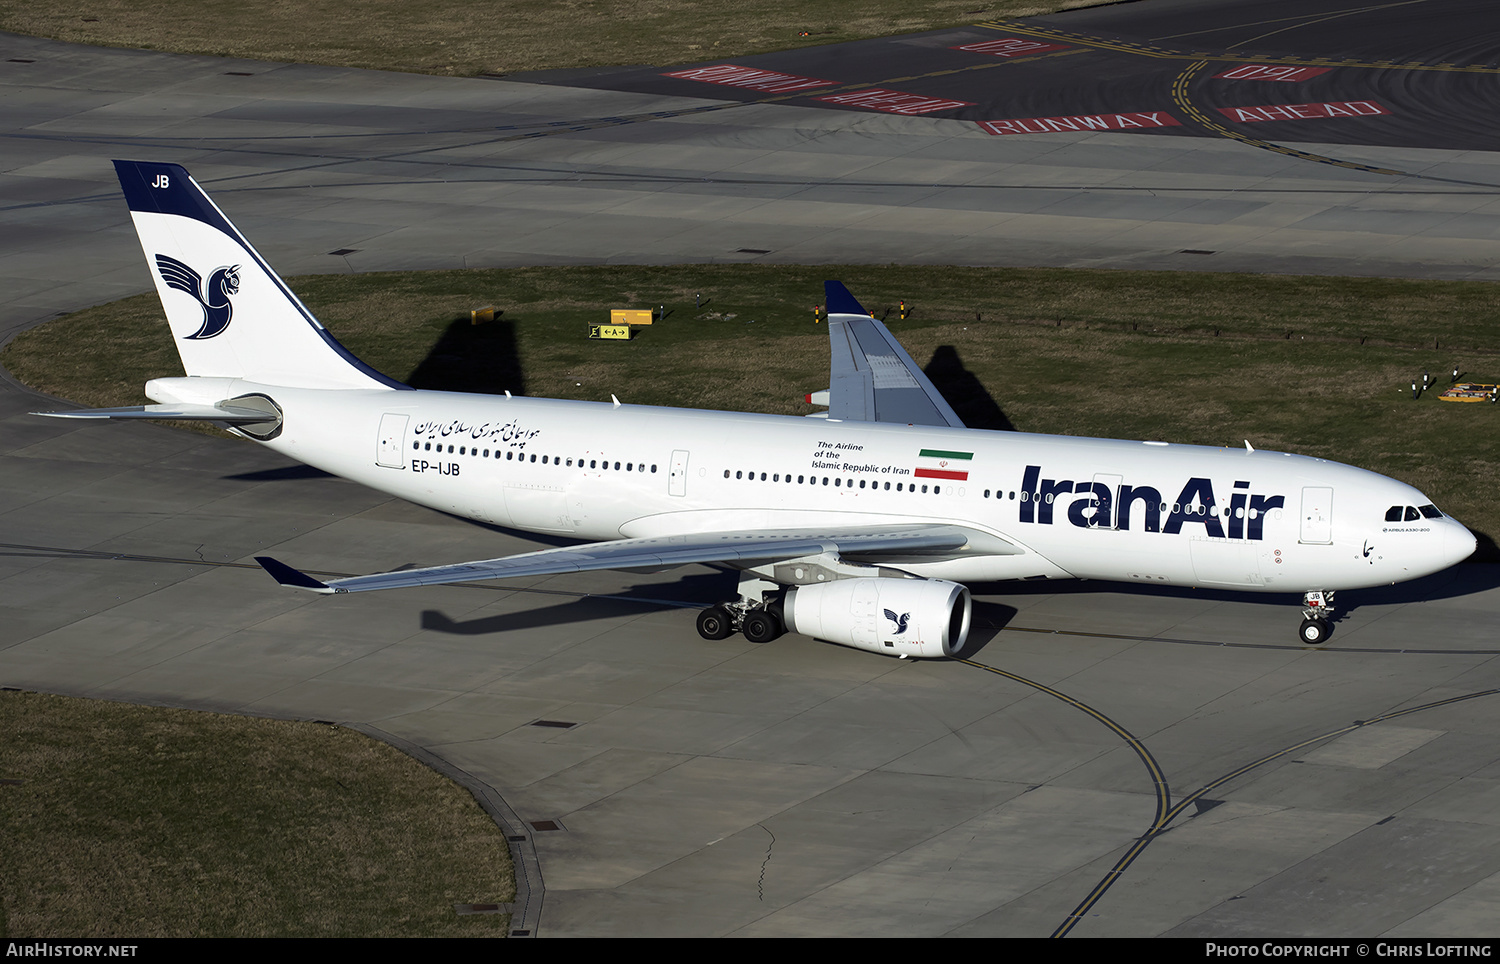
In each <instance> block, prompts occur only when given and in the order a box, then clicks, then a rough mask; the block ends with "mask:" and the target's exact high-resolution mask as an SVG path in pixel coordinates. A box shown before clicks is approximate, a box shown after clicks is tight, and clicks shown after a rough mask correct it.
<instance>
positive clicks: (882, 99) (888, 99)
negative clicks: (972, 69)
mask: <svg viewBox="0 0 1500 964" xmlns="http://www.w3.org/2000/svg"><path fill="white" fill-rule="evenodd" d="M817 99H818V100H821V101H826V102H828V103H830V104H847V105H849V106H850V107H868V108H870V109H871V110H883V111H885V112H886V113H888V114H930V113H932V112H933V111H935V110H952V109H953V108H955V107H973V106H974V104H973V102H971V101H967V100H946V99H944V98H942V97H927V96H925V95H923V94H903V93H901V91H899V90H882V89H880V88H875V89H872V90H856V91H854V92H853V93H849V94H829V95H828V96H827V97H819V98H817Z"/></svg>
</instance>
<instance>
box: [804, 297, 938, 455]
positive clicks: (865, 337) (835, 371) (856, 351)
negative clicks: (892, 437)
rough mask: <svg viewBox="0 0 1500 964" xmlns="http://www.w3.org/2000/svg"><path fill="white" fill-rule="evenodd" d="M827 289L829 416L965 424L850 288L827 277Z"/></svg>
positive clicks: (927, 423) (849, 419)
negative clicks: (829, 351)
mask: <svg viewBox="0 0 1500 964" xmlns="http://www.w3.org/2000/svg"><path fill="white" fill-rule="evenodd" d="M823 288H824V293H825V296H826V297H827V301H828V341H829V347H830V349H831V370H830V372H829V376H828V377H829V384H828V417H829V418H837V419H844V420H846V421H851V422H895V423H897V424H900V425H945V426H949V427H951V428H964V427H965V426H964V423H963V422H962V421H961V420H960V419H959V417H958V415H957V414H955V413H954V411H953V409H952V408H951V407H949V405H948V403H947V402H946V401H944V400H943V396H942V395H940V394H938V390H937V389H936V388H934V387H933V385H932V382H931V381H929V380H928V379H927V376H926V375H925V374H923V373H922V369H920V368H918V367H917V363H916V362H914V361H912V358H911V356H910V355H908V354H907V353H906V349H904V348H902V347H901V345H900V343H899V342H897V341H896V339H895V337H894V336H893V335H892V334H891V333H890V330H889V329H887V328H886V327H885V325H883V324H881V323H880V322H878V321H876V320H875V319H874V318H872V317H870V315H869V313H868V312H866V311H865V310H864V308H862V307H860V304H859V302H858V301H856V300H855V299H854V296H853V295H851V294H850V293H849V289H847V288H845V287H844V286H843V285H842V284H841V283H839V282H837V281H825V282H823Z"/></svg>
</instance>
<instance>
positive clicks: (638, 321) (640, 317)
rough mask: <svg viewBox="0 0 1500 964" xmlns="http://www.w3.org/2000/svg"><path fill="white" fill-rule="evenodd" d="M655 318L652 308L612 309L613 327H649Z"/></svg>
mask: <svg viewBox="0 0 1500 964" xmlns="http://www.w3.org/2000/svg"><path fill="white" fill-rule="evenodd" d="M653 318H654V316H653V313H652V311H651V309H650V308H611V309H610V310H609V323H610V324H611V325H649V324H651V322H652V320H653Z"/></svg>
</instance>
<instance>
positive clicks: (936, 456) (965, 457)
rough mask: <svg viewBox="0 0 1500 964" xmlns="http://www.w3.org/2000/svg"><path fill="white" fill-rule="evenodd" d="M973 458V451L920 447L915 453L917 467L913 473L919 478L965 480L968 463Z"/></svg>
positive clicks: (967, 475)
mask: <svg viewBox="0 0 1500 964" xmlns="http://www.w3.org/2000/svg"><path fill="white" fill-rule="evenodd" d="M973 458H974V453H973V452H951V451H949V450H947V449H922V451H921V452H919V453H917V459H918V461H917V469H916V472H915V473H913V474H914V475H916V477H917V478H919V479H952V480H953V481H955V482H965V481H967V480H968V478H969V463H970V462H971V461H972V460H973Z"/></svg>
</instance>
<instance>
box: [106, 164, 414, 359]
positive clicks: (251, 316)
mask: <svg viewBox="0 0 1500 964" xmlns="http://www.w3.org/2000/svg"><path fill="white" fill-rule="evenodd" d="M114 163H115V172H116V173H117V174H118V175H119V176H120V187H121V188H122V189H123V190H124V192H125V200H126V202H127V203H128V204H129V205H130V217H131V220H133V221H134V222H135V230H136V234H137V235H138V236H139V237H140V240H141V249H142V250H143V251H144V252H145V254H146V264H147V265H148V266H149V267H150V269H151V276H152V278H153V280H155V282H156V291H157V294H158V295H160V297H161V304H162V308H163V309H164V310H165V311H166V313H167V323H168V324H169V325H170V326H171V328H172V337H173V341H175V342H176V344H177V352H178V354H179V355H181V356H182V366H183V368H184V369H185V370H186V371H187V373H188V375H192V376H212V377H222V378H244V379H249V380H251V381H256V382H262V383H264V384H268V385H286V386H289V387H295V388H403V387H405V386H403V385H401V384H400V383H399V382H396V381H393V380H391V379H389V378H386V377H385V376H384V375H382V374H380V373H379V372H377V371H375V370H374V369H373V368H370V367H369V366H368V365H366V364H365V363H363V362H361V361H360V360H359V359H357V358H355V357H354V356H353V355H351V354H349V352H348V351H347V350H346V349H345V348H344V347H343V346H342V345H340V344H339V343H338V342H337V341H335V340H334V338H333V336H332V335H330V334H329V333H328V331H327V330H326V329H325V328H324V327H323V326H322V325H321V324H319V323H318V319H316V318H314V317H313V315H312V312H310V311H308V310H307V308H306V306H304V305H303V304H302V302H301V301H299V300H298V299H297V296H296V295H294V294H292V292H291V289H290V288H288V287H287V286H286V283H285V282H283V281H282V280H281V279H280V278H279V277H277V275H276V272H274V271H272V270H271V267H270V265H268V264H266V262H265V259H264V258H262V257H261V256H260V254H259V253H258V252H256V250H255V249H254V248H253V247H251V246H250V242H249V241H246V240H245V238H244V236H243V235H241V234H240V232H239V231H238V230H236V228H235V226H234V225H232V224H230V223H229V219H228V218H226V217H225V216H224V212H222V211H220V210H219V208H218V206H217V205H215V204H214V202H213V201H211V200H209V197H208V195H207V194H206V193H204V191H203V188H201V187H199V186H198V183H197V182H196V181H194V180H193V179H192V177H191V176H189V174H188V172H187V171H186V170H184V169H183V168H181V167H179V166H178V165H176V164H153V163H148V162H144V161H115V162H114Z"/></svg>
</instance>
